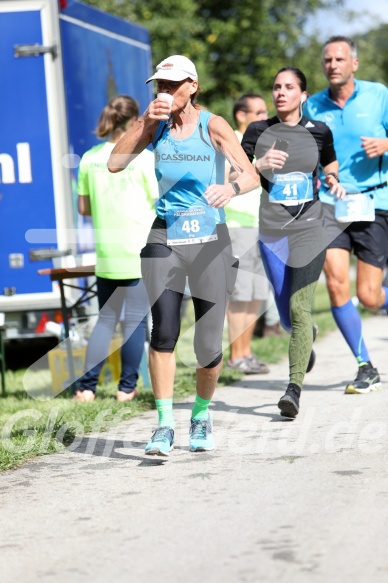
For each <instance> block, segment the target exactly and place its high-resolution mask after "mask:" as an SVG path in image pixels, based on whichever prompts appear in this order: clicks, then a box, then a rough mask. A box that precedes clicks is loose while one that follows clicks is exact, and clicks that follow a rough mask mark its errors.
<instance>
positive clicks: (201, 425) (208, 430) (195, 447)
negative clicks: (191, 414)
mask: <svg viewBox="0 0 388 583" xmlns="http://www.w3.org/2000/svg"><path fill="white" fill-rule="evenodd" d="M212 449H214V437H213V426H212V422H211V419H210V415H209V416H208V418H207V419H191V427H190V451H210V450H212Z"/></svg>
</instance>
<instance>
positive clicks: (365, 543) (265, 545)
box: [0, 316, 388, 583]
mask: <svg viewBox="0 0 388 583" xmlns="http://www.w3.org/2000/svg"><path fill="white" fill-rule="evenodd" d="M364 329H365V336H366V338H367V344H368V347H369V351H370V353H371V356H372V361H373V364H374V365H375V366H377V367H378V368H379V371H380V373H381V378H382V381H383V390H382V391H379V392H375V393H371V394H368V395H345V394H344V392H343V390H344V387H345V385H346V383H347V382H348V381H349V380H352V379H353V378H354V376H355V373H356V366H355V361H354V359H353V357H352V356H351V354H350V351H349V350H348V348H347V346H346V344H345V342H344V340H343V339H342V337H341V336H340V334H339V333H338V332H334V333H332V334H330V335H328V336H327V337H325V338H324V339H319V338H318V340H317V342H316V344H315V348H316V352H317V363H316V365H315V368H314V370H313V371H312V372H311V373H310V374H309V375H308V376H307V377H306V384H305V387H304V392H303V393H302V400H301V411H300V414H299V416H298V418H297V419H296V420H291V421H290V420H285V419H283V418H282V417H280V415H279V412H278V409H277V407H276V403H277V401H278V399H279V397H280V396H281V394H282V393H283V392H284V389H285V386H286V380H287V371H288V364H287V361H284V362H282V363H280V364H278V365H275V366H272V367H271V373H270V374H269V375H265V376H250V377H245V379H243V380H242V381H240V382H238V383H237V384H236V385H234V386H232V387H225V388H222V389H217V391H216V394H215V399H214V402H213V417H214V426H215V437H216V442H217V447H216V449H215V450H214V452H212V453H208V454H205V453H202V454H194V453H190V452H189V450H188V427H189V417H190V410H191V403H192V399H188V400H187V401H185V402H182V403H177V404H176V406H175V411H176V421H177V427H176V447H175V450H174V451H173V452H172V453H171V455H170V457H169V459H168V460H167V461H166V460H164V459H160V458H149V457H146V456H144V454H143V449H144V445H145V443H146V442H147V441H148V439H149V437H150V433H151V428H152V426H153V425H154V424H155V421H156V413H155V412H154V411H153V412H150V413H147V414H145V415H143V416H141V417H138V418H136V419H133V420H130V421H128V422H126V423H124V424H122V425H121V426H119V427H118V428H117V429H115V430H114V431H111V432H109V433H98V432H97V433H96V434H94V436H92V437H88V438H83V439H82V440H79V441H78V442H77V444H75V445H77V447H76V448H75V447H74V448H73V451H66V452H65V453H63V454H58V455H52V456H46V457H40V458H37V459H35V460H34V461H31V462H29V463H26V464H25V465H24V466H23V467H21V468H20V469H17V470H15V471H11V472H7V473H5V474H2V475H0V500H1V513H0V524H1V535H0V581H1V583H20V582H21V581H26V582H28V583H35V582H38V581H39V582H41V583H65V582H66V583H67V582H69V581H71V582H72V583H84V582H89V581H90V582H93V583H106V582H110V581H115V583H121V582H123V583H124V582H125V583H127V582H148V581H157V582H169V583H175V582H182V581H184V582H185V583H186V582H187V583H198V582H202V581H204V582H206V583H207V582H216V581H217V582H219V581H221V582H223V583H235V582H259V581H260V582H267V581H270V582H272V581H273V582H275V581H276V582H279V581H280V582H281V581H285V582H286V581H287V583H290V582H292V583H293V582H298V583H300V582H302V583H304V582H305V581H306V582H309V583H310V582H311V581H312V582H325V583H327V582H328V581H330V583H333V582H340V583H347V582H349V583H358V582H360V583H365V581H368V582H372V583H375V582H376V583H378V582H380V581H381V582H384V583H386V582H387V581H388V553H387V548H386V546H387V545H386V541H387V536H388V453H387V451H388V449H387V442H388V422H387V405H388V389H387V383H388V380H387V379H388V350H387V348H388V344H387V340H388V318H387V316H375V317H371V318H369V319H367V320H366V321H365V325H364ZM82 406H87V404H84V405H82Z"/></svg>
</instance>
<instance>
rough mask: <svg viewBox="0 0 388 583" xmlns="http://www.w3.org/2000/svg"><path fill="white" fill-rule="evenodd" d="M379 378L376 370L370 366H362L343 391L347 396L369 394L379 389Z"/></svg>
mask: <svg viewBox="0 0 388 583" xmlns="http://www.w3.org/2000/svg"><path fill="white" fill-rule="evenodd" d="M381 388H382V387H381V382H380V376H379V373H378V371H377V368H373V366H372V365H370V364H363V365H361V366H360V368H359V369H358V373H357V376H356V378H355V379H354V381H353V382H352V383H349V384H348V385H347V387H346V389H345V393H346V394H347V395H354V394H360V395H362V394H364V393H370V392H371V391H379V390H380V389H381Z"/></svg>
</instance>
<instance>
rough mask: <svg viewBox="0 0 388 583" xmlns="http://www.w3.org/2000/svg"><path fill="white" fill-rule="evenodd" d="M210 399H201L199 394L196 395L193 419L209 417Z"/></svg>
mask: <svg viewBox="0 0 388 583" xmlns="http://www.w3.org/2000/svg"><path fill="white" fill-rule="evenodd" d="M209 403H210V399H201V397H199V396H198V395H197V396H196V397H195V401H194V406H193V410H192V412H191V418H192V419H207V417H208V415H209Z"/></svg>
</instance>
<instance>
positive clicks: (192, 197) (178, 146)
mask: <svg viewBox="0 0 388 583" xmlns="http://www.w3.org/2000/svg"><path fill="white" fill-rule="evenodd" d="M211 116H212V114H211V113H210V112H207V111H200V115H199V119H198V123H197V127H196V128H195V130H194V132H193V133H192V134H191V136H189V137H188V138H186V139H184V140H176V139H174V138H173V137H172V136H171V135H170V130H169V128H168V125H167V123H166V122H160V124H159V127H158V130H157V132H156V135H155V139H154V142H153V147H154V154H155V173H156V178H157V180H158V185H159V200H158V201H157V202H156V205H155V206H156V214H157V215H158V217H160V218H161V219H164V220H167V218H168V217H169V216H170V217H171V215H172V214H175V215H176V216H177V217H182V218H183V220H182V218H180V219H179V220H180V223H181V226H183V229H184V230H183V232H182V233H181V235H182V237H181V242H179V243H176V244H186V243H190V242H203V241H204V240H211V239H212V232H211V231H212V229H213V227H212V225H214V228H215V225H217V224H219V223H224V222H225V212H224V209H216V208H212V207H210V206H209V204H208V202H207V200H206V197H205V191H206V189H207V187H208V186H209V185H211V184H223V183H224V172H225V157H224V156H223V154H221V153H220V152H217V151H216V150H215V148H214V147H213V145H212V143H211V140H210V136H209V131H208V123H209V119H210V117H211ZM192 214H193V217H192V218H191V215H192ZM201 217H204V219H205V220H204V221H202V223H203V228H204V230H203V231H202V232H201V231H200V232H198V226H199V225H201V222H200V223H198V219H200V220H202V219H201ZM191 227H193V228H191ZM201 228H202V227H201V226H200V229H201ZM174 236H175V238H176V239H177V240H179V238H180V236H179V235H178V233H176V234H175V235H174ZM190 239H191V240H190ZM199 239H200V240H199Z"/></svg>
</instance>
